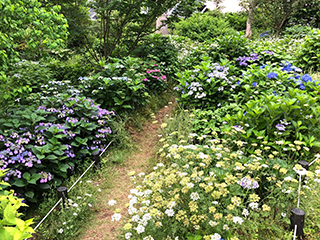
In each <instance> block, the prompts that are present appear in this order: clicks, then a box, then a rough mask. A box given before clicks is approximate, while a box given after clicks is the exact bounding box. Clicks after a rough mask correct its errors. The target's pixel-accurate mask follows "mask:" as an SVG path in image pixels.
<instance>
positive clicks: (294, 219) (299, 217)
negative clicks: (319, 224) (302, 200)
mask: <svg viewBox="0 0 320 240" xmlns="http://www.w3.org/2000/svg"><path fill="white" fill-rule="evenodd" d="M304 217H305V212H304V211H303V210H301V209H299V208H292V209H291V216H290V231H292V230H294V229H295V225H297V231H296V234H297V237H298V239H301V237H302V236H303V226H304Z"/></svg>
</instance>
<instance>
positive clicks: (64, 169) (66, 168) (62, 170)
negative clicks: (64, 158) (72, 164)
mask: <svg viewBox="0 0 320 240" xmlns="http://www.w3.org/2000/svg"><path fill="white" fill-rule="evenodd" d="M68 168H69V165H68V164H62V165H61V167H60V171H61V172H67V170H68Z"/></svg>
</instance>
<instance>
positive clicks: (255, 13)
mask: <svg viewBox="0 0 320 240" xmlns="http://www.w3.org/2000/svg"><path fill="white" fill-rule="evenodd" d="M306 1H307V0H242V1H241V5H242V7H244V8H245V9H246V10H247V11H248V20H247V31H246V36H247V37H249V36H250V35H251V33H252V30H251V26H252V22H255V21H262V22H263V24H264V26H265V27H266V28H271V29H272V30H274V32H275V34H276V35H279V33H280V31H281V29H282V28H283V26H284V24H285V22H286V21H287V20H288V19H289V17H290V16H292V15H294V14H295V13H296V12H297V11H298V10H299V9H300V8H301V7H303V6H304V5H305V4H306Z"/></svg>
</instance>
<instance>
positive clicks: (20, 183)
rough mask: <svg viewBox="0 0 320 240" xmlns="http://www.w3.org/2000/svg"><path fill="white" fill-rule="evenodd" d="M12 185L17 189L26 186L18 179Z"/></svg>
mask: <svg viewBox="0 0 320 240" xmlns="http://www.w3.org/2000/svg"><path fill="white" fill-rule="evenodd" d="M12 185H15V186H17V187H24V186H25V185H26V184H25V182H24V181H23V180H22V179H18V180H16V181H15V182H14V183H12Z"/></svg>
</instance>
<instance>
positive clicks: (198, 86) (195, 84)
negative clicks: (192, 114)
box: [188, 82, 207, 99]
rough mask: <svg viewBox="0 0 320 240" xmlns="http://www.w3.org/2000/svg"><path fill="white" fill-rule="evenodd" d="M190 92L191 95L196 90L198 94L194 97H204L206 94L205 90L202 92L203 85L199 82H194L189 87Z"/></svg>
mask: <svg viewBox="0 0 320 240" xmlns="http://www.w3.org/2000/svg"><path fill="white" fill-rule="evenodd" d="M188 89H189V92H188V95H189V96H191V95H193V93H194V92H196V95H195V97H194V98H198V99H201V98H204V97H205V96H207V95H206V93H205V92H201V91H203V88H202V85H201V84H200V83H199V82H192V83H191V85H190V86H189V87H188Z"/></svg>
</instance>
